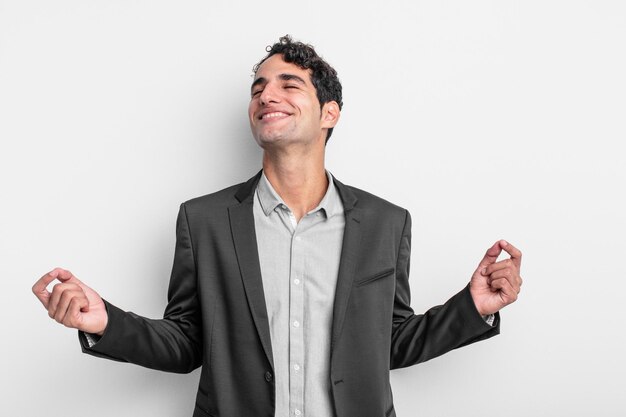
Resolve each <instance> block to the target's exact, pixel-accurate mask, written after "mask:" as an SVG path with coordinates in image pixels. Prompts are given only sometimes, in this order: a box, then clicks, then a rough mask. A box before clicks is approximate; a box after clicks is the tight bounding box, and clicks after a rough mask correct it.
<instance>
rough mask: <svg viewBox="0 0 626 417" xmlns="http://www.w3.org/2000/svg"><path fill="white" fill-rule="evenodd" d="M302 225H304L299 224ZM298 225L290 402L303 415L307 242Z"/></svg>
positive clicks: (293, 266) (291, 308) (291, 317)
mask: <svg viewBox="0 0 626 417" xmlns="http://www.w3.org/2000/svg"><path fill="white" fill-rule="evenodd" d="M298 226H302V225H298ZM298 226H296V227H295V231H294V234H293V239H292V245H291V268H290V276H291V277H292V279H291V282H292V285H290V286H289V288H290V297H289V322H290V323H291V326H290V330H289V333H290V336H289V363H290V367H289V368H290V372H289V373H290V377H289V402H290V408H291V410H293V414H292V415H295V416H301V415H302V408H303V406H304V375H303V372H302V368H301V366H302V363H303V361H304V323H303V319H304V317H303V314H304V288H303V285H300V284H301V280H300V278H298V277H302V274H303V272H304V256H305V254H306V250H305V243H306V242H304V241H303V239H302V237H301V236H300V235H299V234H298V228H299V227H298Z"/></svg>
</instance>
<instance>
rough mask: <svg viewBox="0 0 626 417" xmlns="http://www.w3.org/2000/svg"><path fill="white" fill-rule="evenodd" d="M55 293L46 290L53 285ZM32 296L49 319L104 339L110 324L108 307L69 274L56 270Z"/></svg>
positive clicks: (38, 283) (37, 287)
mask: <svg viewBox="0 0 626 417" xmlns="http://www.w3.org/2000/svg"><path fill="white" fill-rule="evenodd" d="M55 279H56V280H58V281H59V283H58V284H56V285H54V287H53V288H52V292H49V291H48V289H47V287H48V285H49V284H50V283H51V282H52V281H54V280H55ZM33 293H34V294H35V296H36V297H37V298H38V299H39V301H41V304H43V306H44V308H45V309H46V310H48V315H49V316H50V318H52V319H54V320H56V321H57V322H59V323H61V324H63V325H65V326H67V327H71V328H74V329H78V330H82V331H83V332H86V333H93V334H98V335H102V333H103V332H104V329H105V328H106V326H107V323H108V316H107V312H106V307H105V305H104V302H103V301H102V298H100V296H99V295H98V293H97V292H95V291H94V290H92V289H91V288H89V287H88V286H86V285H85V284H83V283H82V282H80V281H79V279H78V278H76V277H75V276H74V275H73V274H72V273H71V272H70V271H67V270H65V269H61V268H55V269H53V270H52V271H50V272H48V273H47V274H45V275H44V276H42V277H41V278H40V279H39V280H38V281H37V282H36V283H35V285H33Z"/></svg>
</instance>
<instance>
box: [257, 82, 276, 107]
mask: <svg viewBox="0 0 626 417" xmlns="http://www.w3.org/2000/svg"><path fill="white" fill-rule="evenodd" d="M259 101H260V103H261V105H262V106H266V105H268V104H269V103H278V102H279V101H280V98H279V94H278V91H276V87H274V86H273V85H272V83H268V84H267V85H265V87H263V91H262V92H261V95H260V96H259Z"/></svg>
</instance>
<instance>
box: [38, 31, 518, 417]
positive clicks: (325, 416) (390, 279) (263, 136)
mask: <svg viewBox="0 0 626 417" xmlns="http://www.w3.org/2000/svg"><path fill="white" fill-rule="evenodd" d="M254 73H255V77H254V81H253V83H252V86H251V99H250V105H249V109H248V115H249V121H250V128H251V130H252V134H253V136H254V138H255V140H256V141H257V143H258V144H259V146H261V148H263V169H262V170H261V171H260V172H259V173H257V174H256V175H255V176H254V177H252V178H251V179H249V180H248V181H247V182H245V183H241V184H238V185H235V186H232V187H229V188H226V189H224V190H221V191H218V192H216V193H213V194H210V195H207V196H203V197H199V198H196V199H193V200H190V201H187V202H185V203H183V204H182V205H181V208H180V212H179V216H178V221H177V241H176V251H175V255H174V266H173V268H172V275H171V280H170V287H169V293H168V305H167V307H166V309H165V313H164V317H163V319H160V320H153V319H147V318H144V317H141V316H138V315H136V314H133V313H130V312H125V311H122V310H121V309H119V308H118V307H115V306H114V305H113V304H111V303H109V302H107V301H104V300H103V299H102V298H101V297H100V296H99V295H98V294H97V293H96V292H95V291H93V290H92V289H91V288H89V287H88V286H86V285H85V284H83V283H82V282H81V281H79V280H78V279H77V278H76V277H74V276H73V275H72V274H71V272H69V271H67V270H64V269H60V268H57V269H54V270H53V271H51V272H49V273H47V274H45V275H44V276H43V277H41V278H40V279H39V280H38V281H37V282H36V283H35V285H34V286H33V292H34V293H35V295H36V296H37V297H38V298H39V299H40V300H41V302H42V303H43V305H44V307H45V308H46V309H47V310H48V314H49V315H50V317H52V318H54V319H55V320H56V321H58V322H59V323H62V324H64V325H66V326H68V327H72V328H76V329H78V330H79V338H80V342H81V344H82V346H83V350H84V352H86V353H89V354H91V355H94V356H99V357H103V358H109V359H114V360H119V361H126V362H131V363H136V364H139V365H143V366H147V367H150V368H154V369H160V370H165V371H171V372H189V371H191V370H193V369H195V368H197V367H199V366H202V373H201V376H200V382H199V387H198V393H197V397H196V405H195V409H194V414H193V415H194V416H195V417H200V416H204V417H206V416H267V417H270V416H279V417H283V416H305V415H306V416H312V417H331V416H337V417H348V416H358V417H364V416H365V417H367V416H372V417H373V416H394V415H395V411H394V407H393V399H392V394H391V387H390V384H389V371H390V369H393V368H400V367H405V366H409V365H413V364H415V363H419V362H423V361H426V360H428V359H431V358H434V357H436V356H439V355H441V354H443V353H445V352H448V351H450V350H451V349H455V348H458V347H461V346H464V345H467V344H469V343H472V342H475V341H478V340H482V339H485V338H488V337H491V336H493V335H495V334H497V333H498V331H499V325H500V320H499V313H498V312H499V310H500V309H502V308H503V307H504V306H506V305H507V304H510V303H511V302H513V301H515V300H516V299H517V295H518V293H519V291H520V285H521V282H522V280H521V278H520V275H519V269H520V263H521V253H520V252H519V250H517V249H516V248H515V247H513V245H511V244H509V243H507V242H506V241H503V240H499V241H497V242H496V243H494V244H493V246H491V247H490V248H489V249H488V250H487V252H486V254H485V256H484V258H483V259H482V260H481V261H480V262H479V264H478V267H477V269H476V270H475V271H474V273H473V274H472V275H471V278H470V282H469V284H468V285H466V286H465V288H463V289H462V290H461V291H460V292H459V293H457V294H456V295H454V296H453V297H452V298H450V300H448V301H447V302H446V303H444V304H443V305H441V306H437V307H433V308H432V309H430V310H428V311H426V312H425V313H424V314H420V315H416V314H414V312H413V310H412V309H411V307H410V290H409V282H408V278H409V258H410V242H411V218H410V216H409V213H408V212H407V211H406V210H404V209H402V208H400V207H398V206H395V205H393V204H391V203H389V202H387V201H385V200H383V199H380V198H378V197H376V196H373V195H372V194H369V193H366V192H364V191H361V190H359V189H357V188H354V187H350V186H346V185H344V184H342V183H341V182H339V181H338V180H337V179H335V178H334V177H333V176H332V175H331V174H330V173H329V172H328V171H326V169H325V165H324V155H325V150H326V143H327V141H328V139H329V138H330V136H331V134H332V130H333V128H334V126H335V125H336V124H337V122H338V120H339V116H340V112H341V107H342V95H341V84H340V82H339V79H338V78H337V73H336V72H335V70H334V69H333V68H332V67H330V66H329V65H328V63H326V62H325V61H324V60H323V59H321V58H320V57H319V56H318V55H317V54H316V52H315V50H314V49H313V48H312V47H311V46H309V45H305V44H302V43H300V42H294V41H292V40H291V39H290V38H289V37H283V38H281V39H280V41H279V42H277V43H276V44H274V45H273V46H272V47H271V48H269V52H268V55H267V56H266V57H265V58H264V59H263V60H262V61H261V62H260V63H259V64H257V65H256V66H255V67H254ZM502 251H505V252H507V253H508V254H509V256H510V257H508V258H507V259H504V260H501V261H497V258H498V256H499V255H500V254H501V252H502ZM54 280H58V281H60V283H58V284H56V285H55V286H54V287H53V289H52V292H51V293H50V292H48V291H47V290H46V287H47V286H48V284H50V283H51V282H52V281H54Z"/></svg>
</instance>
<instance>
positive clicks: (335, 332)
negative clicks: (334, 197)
mask: <svg viewBox="0 0 626 417" xmlns="http://www.w3.org/2000/svg"><path fill="white" fill-rule="evenodd" d="M334 182H335V185H336V186H337V190H338V191H339V196H340V197H341V200H342V202H343V207H344V211H345V216H346V225H345V229H344V232H343V246H342V248H341V260H340V261H339V273H338V277H337V290H336V292H335V304H334V306H333V325H332V339H331V343H330V349H331V353H332V351H333V347H334V346H335V343H336V342H337V340H338V338H339V336H340V335H341V330H342V328H343V322H344V319H345V315H346V308H347V306H348V300H349V299H350V292H351V291H352V283H353V281H354V273H355V268H356V265H357V263H358V256H359V249H360V245H361V211H360V209H359V208H358V207H355V205H356V203H357V198H356V196H355V195H354V193H353V192H352V191H351V190H350V189H349V188H348V187H346V186H345V185H343V184H342V183H341V182H339V181H337V180H336V179H334Z"/></svg>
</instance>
